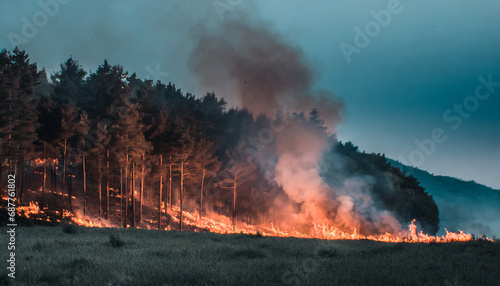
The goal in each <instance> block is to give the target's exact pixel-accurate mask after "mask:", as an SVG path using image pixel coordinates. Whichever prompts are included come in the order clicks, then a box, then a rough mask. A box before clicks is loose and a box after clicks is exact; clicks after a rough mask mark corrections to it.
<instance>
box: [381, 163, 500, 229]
mask: <svg viewBox="0 0 500 286" xmlns="http://www.w3.org/2000/svg"><path fill="white" fill-rule="evenodd" d="M387 161H388V162H389V163H391V164H392V165H393V166H394V167H397V168H400V169H401V170H403V171H405V172H407V173H408V175H412V176H414V177H415V178H417V180H418V181H419V182H420V184H421V185H422V186H423V187H424V188H425V190H426V192H427V193H428V194H429V195H431V196H432V197H433V198H434V201H435V202H436V204H437V205H438V208H439V216H440V229H439V232H438V234H443V233H444V232H445V231H444V228H446V229H448V230H449V231H457V230H463V231H465V232H469V233H473V234H476V235H483V234H485V235H487V236H490V237H492V236H496V237H498V236H500V191H499V190H495V189H493V188H490V187H487V186H484V185H481V184H478V183H476V182H474V181H463V180H460V179H457V178H453V177H447V176H438V175H433V174H430V173H429V172H427V171H423V170H420V169H418V168H414V167H409V166H406V165H403V164H402V163H400V162H397V161H394V160H392V159H387Z"/></svg>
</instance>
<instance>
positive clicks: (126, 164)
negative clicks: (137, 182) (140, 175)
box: [124, 146, 129, 228]
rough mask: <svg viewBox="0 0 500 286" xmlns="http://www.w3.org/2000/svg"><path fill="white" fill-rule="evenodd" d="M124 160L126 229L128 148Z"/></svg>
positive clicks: (126, 213)
mask: <svg viewBox="0 0 500 286" xmlns="http://www.w3.org/2000/svg"><path fill="white" fill-rule="evenodd" d="M126 157H127V158H126V160H125V221H124V224H125V225H124V226H125V228H127V215H128V190H129V188H128V146H127V156H126Z"/></svg>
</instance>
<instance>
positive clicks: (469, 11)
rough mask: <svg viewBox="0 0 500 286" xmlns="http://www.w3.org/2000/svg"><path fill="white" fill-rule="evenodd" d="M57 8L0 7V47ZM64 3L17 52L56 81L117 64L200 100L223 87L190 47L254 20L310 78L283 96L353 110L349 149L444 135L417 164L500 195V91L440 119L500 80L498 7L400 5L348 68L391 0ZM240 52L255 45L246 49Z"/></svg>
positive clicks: (492, 2) (398, 145)
mask: <svg viewBox="0 0 500 286" xmlns="http://www.w3.org/2000/svg"><path fill="white" fill-rule="evenodd" d="M54 1H55V0H54ZM54 1H50V0H45V1H44V0H42V1H40V2H39V1H1V2H0V15H1V17H0V47H1V48H6V49H10V50H12V48H13V47H12V45H11V41H10V40H9V36H8V35H9V34H11V33H15V34H17V35H20V36H22V32H23V31H22V29H23V27H24V26H25V25H26V21H29V22H31V23H33V17H34V16H35V15H37V13H38V12H40V11H42V12H43V11H45V10H44V9H43V7H42V6H40V4H39V3H50V2H54ZM62 2H67V3H66V4H64V5H63V4H60V5H59V7H58V9H59V10H58V11H57V13H53V14H54V15H53V16H51V15H49V16H48V17H47V21H46V23H41V24H44V25H41V26H40V27H37V32H36V33H33V34H34V35H30V36H32V37H29V38H27V42H25V43H21V44H20V45H19V46H20V47H21V48H22V49H26V50H27V52H28V53H29V54H30V56H31V59H32V61H34V62H37V63H38V65H39V67H40V68H41V67H45V68H46V69H47V70H48V72H49V73H53V72H54V71H56V70H58V68H59V65H60V63H62V62H63V61H64V60H66V59H67V58H68V57H69V56H73V58H75V59H76V60H79V61H80V63H81V64H82V65H83V67H84V69H85V70H87V71H89V70H93V71H95V70H96V69H97V67H98V66H99V65H100V64H102V62H103V60H104V59H108V60H109V62H110V63H112V64H121V65H123V66H124V68H125V69H126V70H129V71H130V72H137V74H138V76H140V77H144V78H146V77H147V78H151V79H160V80H162V81H163V82H169V81H171V82H172V83H175V84H176V85H177V86H178V87H180V88H182V90H183V91H184V92H192V93H194V94H197V95H203V94H204V93H206V92H211V91H216V90H215V87H214V88H210V89H209V87H208V86H207V85H206V84H205V83H204V80H203V78H200V77H198V75H197V74H196V73H195V70H193V69H192V68H193V65H192V62H190V58H191V56H192V53H193V50H194V49H196V47H197V45H199V44H200V41H199V40H200V39H201V37H209V36H211V35H217V33H215V34H212V32H213V31H216V30H217V29H219V30H218V33H219V34H218V35H219V36H220V35H224V33H225V35H226V37H227V38H228V39H229V38H230V37H231V31H230V29H229V28H227V23H230V22H231V21H235V23H238V21H237V20H239V19H241V18H243V17H246V18H248V19H250V20H251V21H252V22H253V23H260V25H262V26H264V27H268V28H269V31H270V33H271V35H272V37H273V39H274V40H275V41H276V42H277V43H286V44H287V46H289V47H292V48H291V49H292V51H294V52H295V54H294V55H295V56H296V58H297V59H299V61H298V62H299V63H300V64H301V65H303V66H306V67H307V69H306V70H308V71H306V73H309V75H308V76H306V77H305V78H306V79H307V78H308V79H307V80H305V81H304V82H301V81H298V82H293V84H292V86H293V87H294V88H296V89H294V90H292V91H290V90H284V91H283V92H280V94H286V93H293V92H297V91H298V90H308V91H309V96H314V97H316V98H321V97H323V99H324V100H325V101H326V102H328V101H329V100H327V99H326V97H329V96H333V95H335V98H342V100H343V101H344V103H345V111H344V112H343V115H342V117H343V118H342V123H341V124H340V125H339V126H338V128H337V132H338V137H339V138H340V139H341V140H343V141H348V140H351V141H353V142H354V144H356V145H359V146H360V149H362V150H366V151H368V152H376V153H385V154H386V155H387V156H388V157H391V158H394V159H398V158H403V159H406V160H407V161H409V160H408V159H409V156H410V154H411V153H412V152H413V151H415V150H418V148H419V147H418V146H417V144H416V143H415V141H416V140H418V141H423V140H425V139H429V138H431V136H432V132H433V130H434V129H436V128H440V129H442V130H443V131H444V132H445V135H446V136H447V140H446V141H445V142H443V143H436V144H435V148H434V150H432V152H429V155H427V154H426V155H425V158H424V160H422V162H417V163H419V164H418V167H420V168H422V169H426V170H429V171H430V172H432V173H436V174H444V175H450V176H454V177H458V178H463V179H466V180H476V181H478V182H479V183H483V184H486V185H489V186H493V187H495V188H500V177H499V176H498V174H499V173H500V164H499V162H500V147H499V146H500V128H499V127H500V112H499V111H500V95H499V93H500V91H499V90H496V91H495V92H493V95H492V96H491V97H490V98H489V99H488V100H484V101H479V105H478V106H477V108H475V109H474V111H473V112H468V113H470V114H469V115H468V117H467V118H465V117H464V118H462V123H461V125H460V127H459V128H457V129H453V128H452V126H453V124H451V123H448V122H446V121H444V120H443V114H444V113H445V112H446V111H447V110H449V109H453V107H454V105H455V104H458V105H463V104H464V101H465V100H466V99H467V98H468V97H469V96H471V95H472V96H474V92H475V89H476V86H477V85H478V83H479V81H478V76H481V75H482V76H485V77H487V76H488V75H490V74H491V75H492V77H493V79H494V80H496V81H500V53H499V52H498V51H499V50H500V17H498V15H499V14H500V1H496V0H489V1H467V0H460V1H451V0H443V1H431V0H423V1H405V0H402V1H397V2H399V5H400V7H401V8H402V11H401V12H400V13H398V14H393V15H392V16H391V20H390V21H389V23H388V24H387V25H386V26H384V27H382V28H381V29H380V32H379V33H378V34H377V35H375V36H374V37H371V38H370V43H369V44H368V45H367V46H366V47H364V48H362V49H360V50H361V51H360V53H356V54H353V55H352V59H351V61H350V62H349V63H348V62H347V61H346V58H345V55H344V54H343V53H342V51H341V49H340V48H339V45H340V44H341V43H343V42H345V43H348V44H350V45H354V37H355V36H356V32H355V28H356V27H358V28H360V29H361V30H364V29H365V27H366V25H367V23H370V22H371V21H374V17H373V15H372V12H375V13H378V12H379V11H382V10H386V9H388V8H387V7H388V5H389V4H390V3H392V1H391V0H378V1H314V2H311V1H305V0H296V1H284V0H274V1H249V0H242V1H229V2H228V1H226V0H221V3H225V4H227V5H226V6H225V7H226V8H227V10H224V11H223V13H222V17H221V14H220V13H218V12H217V10H216V9H215V8H214V1H211V0H208V1H193V0H187V1H186V0H184V1H180V0H179V1H177V0H176V1H141V2H139V1H96V0H94V1H77V0H70V1H61V3H62ZM49 12H50V11H49ZM219 12H220V11H219ZM43 20H44V19H43V18H39V19H38V21H39V22H40V21H42V22H43ZM207 32H208V33H207ZM226 32H227V33H226ZM207 39H209V38H207ZM235 40H237V39H235ZM245 41H246V40H245ZM212 44H213V45H214V46H217V45H224V42H217V43H215V42H214V43H212ZM249 44H254V45H255V47H258V45H257V44H256V42H253V43H252V42H249ZM238 45H239V46H240V47H243V48H249V49H250V48H251V47H252V46H251V45H250V46H246V45H245V43H244V40H241V41H240V43H239V44H238ZM255 49H256V48H255ZM256 52H258V51H256ZM292 54H293V53H292ZM233 55H238V53H235V54H233ZM270 60H272V59H270ZM277 60H280V59H277ZM202 61H209V60H208V59H202ZM264 64H265V62H264ZM284 67H286V66H284ZM287 68H289V67H287ZM236 72H237V71H236ZM293 72H294V69H290V73H293ZM295 72H304V70H303V69H296V70H295ZM241 80H242V81H238V82H228V83H227V85H226V86H227V87H228V88H229V89H228V90H227V91H229V90H234V89H233V88H235V87H236V88H238V85H243V84H245V83H244V81H245V79H244V78H243V77H241ZM257 80H260V78H259V77H257V76H255V77H253V78H247V79H246V82H247V83H246V84H247V85H249V84H252V85H257V86H258V84H257V83H255V81H257ZM284 80H287V79H284ZM264 84H267V83H265V82H264ZM218 86H224V85H223V84H219V85H218ZM305 87H307V88H305ZM268 88H269V86H268ZM262 89H264V86H262ZM497 89H498V88H497ZM320 91H325V92H320ZM326 91H327V92H326ZM218 92H219V93H223V94H220V95H219V96H224V97H225V98H228V100H229V99H231V98H235V97H233V94H230V93H229V92H228V93H226V91H223V90H220V91H218ZM307 94H308V92H302V95H306V96H307ZM286 99H287V97H286V95H283V96H279V97H277V98H276V100H278V101H283V100H285V101H286ZM232 104H243V103H240V102H237V101H235V102H232ZM410 163H411V162H410Z"/></svg>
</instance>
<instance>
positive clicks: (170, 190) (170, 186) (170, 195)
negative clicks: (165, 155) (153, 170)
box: [165, 156, 172, 211]
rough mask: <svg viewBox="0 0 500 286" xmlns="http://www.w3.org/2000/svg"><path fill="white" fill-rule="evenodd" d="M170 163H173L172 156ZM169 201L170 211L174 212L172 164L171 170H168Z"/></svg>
mask: <svg viewBox="0 0 500 286" xmlns="http://www.w3.org/2000/svg"><path fill="white" fill-rule="evenodd" d="M170 162H172V156H170ZM168 172H169V174H168V199H169V201H170V202H169V203H170V210H172V163H170V165H169V168H168ZM166 207H167V206H165V211H166Z"/></svg>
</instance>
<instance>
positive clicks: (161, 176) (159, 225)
mask: <svg viewBox="0 0 500 286" xmlns="http://www.w3.org/2000/svg"><path fill="white" fill-rule="evenodd" d="M161 166H163V157H162V155H160V196H159V197H158V229H161V201H162V189H163V172H162V169H161ZM166 207H167V206H165V208H166Z"/></svg>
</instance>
